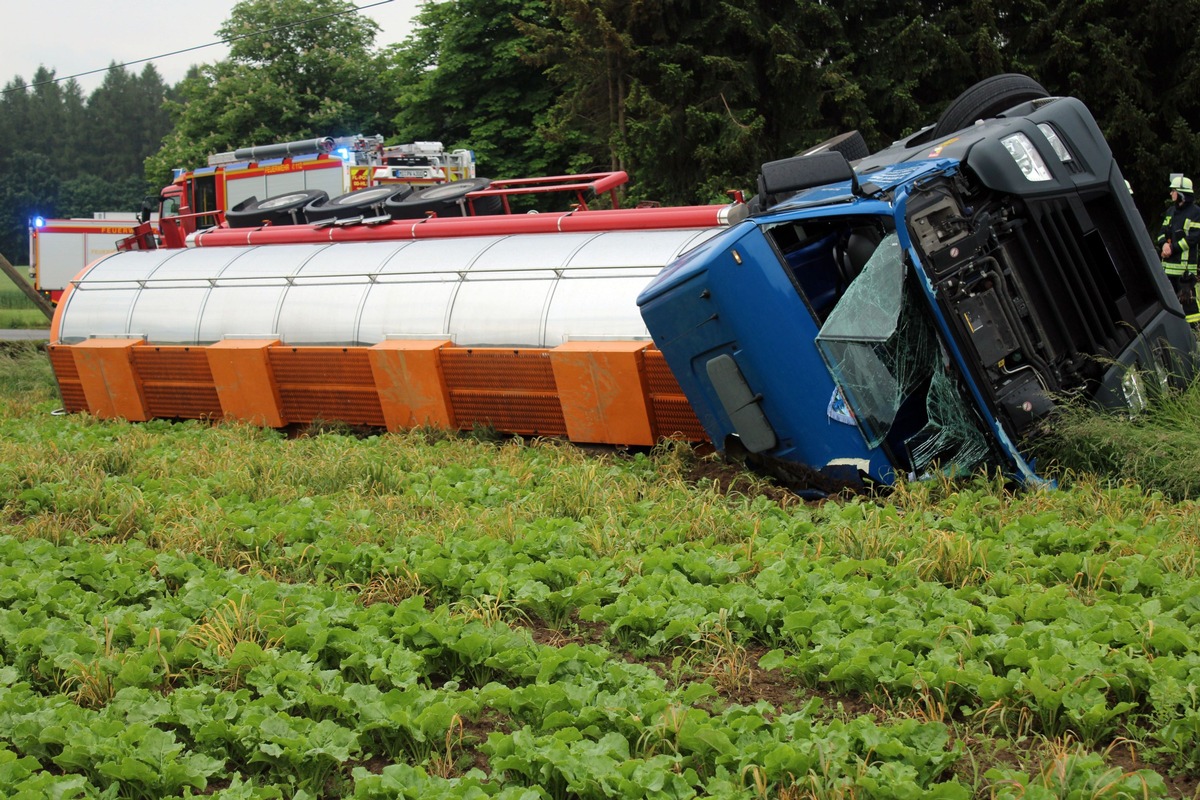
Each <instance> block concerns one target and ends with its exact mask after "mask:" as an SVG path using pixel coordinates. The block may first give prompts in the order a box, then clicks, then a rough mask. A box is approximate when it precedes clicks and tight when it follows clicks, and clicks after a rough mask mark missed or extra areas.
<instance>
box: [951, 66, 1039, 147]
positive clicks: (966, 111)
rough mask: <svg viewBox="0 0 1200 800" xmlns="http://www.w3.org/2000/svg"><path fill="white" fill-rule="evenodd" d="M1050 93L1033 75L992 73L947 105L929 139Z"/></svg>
mask: <svg viewBox="0 0 1200 800" xmlns="http://www.w3.org/2000/svg"><path fill="white" fill-rule="evenodd" d="M1049 96H1050V93H1049V92H1047V91H1046V89H1045V88H1044V87H1043V86H1042V85H1041V84H1040V83H1038V82H1037V81H1035V80H1034V79H1033V78H1031V77H1029V76H1028V75H1021V74H1020V73H1016V72H1008V73H1005V74H1003V75H993V76H992V77H990V78H987V79H985V80H982V81H980V82H979V83H977V84H975V85H974V86H972V87H971V88H970V89H967V90H966V91H965V92H963V93H962V94H960V95H959V96H958V97H956V98H954V100H953V101H952V102H951V103H950V105H948V106H947V107H946V110H945V111H943V112H942V116H940V117H938V121H937V124H936V125H934V126H933V134H932V135H931V136H930V138H931V139H939V138H941V137H943V136H945V135H946V134H949V133H954V132H955V131H961V130H962V129H963V128H967V127H970V126H971V125H972V124H974V122H975V120H978V119H989V118H990V117H994V116H996V115H997V114H999V113H1000V112H1001V111H1004V110H1006V109H1009V108H1012V107H1013V106H1015V105H1017V104H1019V103H1024V102H1026V101H1028V100H1038V99H1040V98H1042V97H1049Z"/></svg>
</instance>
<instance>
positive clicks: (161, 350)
mask: <svg viewBox="0 0 1200 800" xmlns="http://www.w3.org/2000/svg"><path fill="white" fill-rule="evenodd" d="M130 352H131V354H132V357H133V368H134V371H135V372H136V373H137V375H138V377H139V378H140V379H141V382H142V394H143V397H144V398H145V401H146V410H147V411H148V412H149V414H150V416H152V417H162V418H165V419H220V418H221V416H222V414H221V401H220V399H219V398H218V397H217V390H216V387H215V386H214V385H213V376H212V370H211V369H209V366H208V356H207V355H206V354H205V352H204V350H202V349H199V348H194V347H135V348H133V349H132V350H131V351H130Z"/></svg>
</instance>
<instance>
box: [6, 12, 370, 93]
mask: <svg viewBox="0 0 1200 800" xmlns="http://www.w3.org/2000/svg"><path fill="white" fill-rule="evenodd" d="M391 2H392V0H378V2H375V3H368V4H367V5H365V6H354V7H352V8H348V9H346V10H344V11H334V12H332V13H329V14H322V15H320V16H317V17H309V18H308V19H302V20H299V21H297V22H289V23H288V24H287V25H279V26H278V27H275V28H267V29H266V30H261V31H254V32H253V33H243V34H242V35H241V36H231V37H229V38H228V39H220V40H218V41H215V42H209V43H208V44H198V45H195V46H194V47H185V48H183V49H182V50H174V51H172V52H170V53H162V54H161V55H157V56H149V57H148V58H139V59H137V60H135V61H126V62H124V63H123V64H112V65H110V66H107V67H104V68H103V69H89V70H88V71H87V72H76V73H75V74H74V75H64V76H63V77H61V78H51V79H50V80H48V81H38V82H37V83H27V84H25V85H24V86H14V87H12V88H10V89H3V90H0V94H10V93H12V92H23V91H25V90H26V89H36V88H37V87H39V86H46V85H49V84H52V83H62V82H63V81H70V80H74V79H76V78H82V77H84V76H87V75H95V74H96V73H98V72H108V71H109V70H112V69H124V68H125V67H132V66H133V65H134V64H144V63H146V62H147V61H157V60H158V59H160V58H170V57H171V56H178V55H182V54H183V53H190V52H192V51H193V50H203V49H204V48H206V47H216V46H217V45H219V44H229V43H231V42H237V41H241V40H242V39H252V38H254V37H255V36H264V35H266V34H268V33H275V32H276V31H285V30H287V29H288V28H295V27H297V26H300V25H308V24H309V23H312V22H320V21H321V20H324V19H330V18H332V17H340V16H342V15H343V14H355V13H357V12H359V11H364V10H366V9H368V8H374V7H375V6H382V5H385V4H387V3H391Z"/></svg>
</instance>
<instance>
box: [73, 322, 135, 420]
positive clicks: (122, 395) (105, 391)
mask: <svg viewBox="0 0 1200 800" xmlns="http://www.w3.org/2000/svg"><path fill="white" fill-rule="evenodd" d="M140 346H142V342H141V340H140V339H87V340H86V341H82V342H80V343H79V344H77V345H75V346H74V347H73V348H71V352H72V353H73V354H74V355H75V369H76V371H77V372H78V374H79V380H80V383H81V384H82V385H83V396H84V398H86V400H87V405H88V408H89V409H90V410H91V412H92V413H93V414H95V415H96V416H97V417H102V418H104V419H127V420H129V421H131V422H145V421H146V420H148V419H150V415H149V414H148V413H147V412H146V399H145V397H143V396H142V385H141V382H140V381H139V380H138V377H137V375H136V374H135V372H134V369H133V355H132V350H133V348H135V347H140Z"/></svg>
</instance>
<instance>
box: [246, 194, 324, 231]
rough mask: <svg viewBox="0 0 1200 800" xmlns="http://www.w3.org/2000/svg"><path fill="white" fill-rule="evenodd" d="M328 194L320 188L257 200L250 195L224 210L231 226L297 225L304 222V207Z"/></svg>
mask: <svg viewBox="0 0 1200 800" xmlns="http://www.w3.org/2000/svg"><path fill="white" fill-rule="evenodd" d="M328 196H329V195H328V194H327V193H326V192H324V191H322V190H321V189H307V190H305V191H301V192H288V193H287V194H277V195H275V196H274V197H268V198H267V199H266V200H258V199H256V198H254V197H251V198H250V199H248V200H243V201H242V202H240V203H238V204H237V205H236V206H234V207H233V208H231V209H229V210H228V211H226V212H225V221H226V222H228V223H229V227H231V228H257V227H259V226H261V225H298V224H301V223H303V222H304V214H303V212H304V207H305V206H307V205H308V204H309V203H312V202H314V201H318V200H324V199H325V198H327V197H328Z"/></svg>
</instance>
